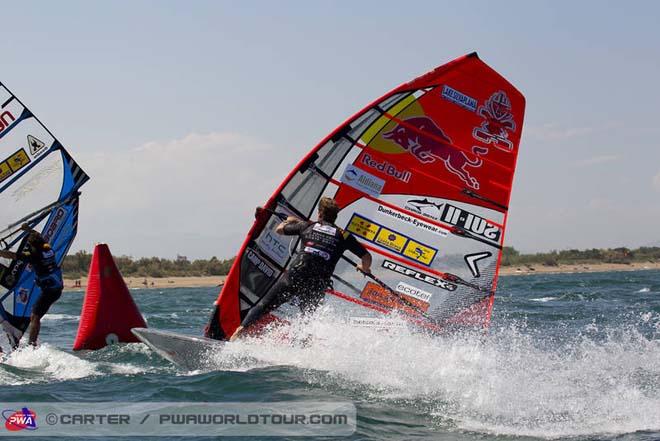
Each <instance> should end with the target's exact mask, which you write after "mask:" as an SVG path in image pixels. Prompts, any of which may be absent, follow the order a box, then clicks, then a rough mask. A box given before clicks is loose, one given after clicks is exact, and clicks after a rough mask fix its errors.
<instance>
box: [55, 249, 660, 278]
mask: <svg viewBox="0 0 660 441" xmlns="http://www.w3.org/2000/svg"><path fill="white" fill-rule="evenodd" d="M91 260H92V255H91V254H89V253H88V252H86V251H78V252H77V253H75V254H70V255H68V256H66V257H65V258H64V263H63V264H62V271H63V272H64V276H65V277H66V278H70V279H75V278H78V277H82V276H85V275H87V273H88V271H89V264H90V262H91ZM656 261H660V247H640V248H637V249H633V250H631V249H628V248H607V249H596V248H592V249H589V250H562V251H550V252H547V253H535V254H521V253H520V252H518V250H516V249H515V248H513V247H504V250H503V255H502V265H503V266H517V265H522V266H524V265H545V266H557V265H560V264H565V265H577V264H596V263H623V264H631V263H633V262H656ZM115 262H116V264H117V267H118V268H119V271H121V273H122V275H124V276H128V277H130V276H132V277H186V276H224V275H227V273H229V269H230V268H231V265H232V264H233V263H234V258H233V257H232V258H231V259H224V260H220V259H218V258H217V257H215V256H213V257H211V258H210V259H197V260H193V261H192V262H190V261H188V260H184V259H162V258H160V257H143V258H140V259H133V258H132V257H129V256H120V257H115Z"/></svg>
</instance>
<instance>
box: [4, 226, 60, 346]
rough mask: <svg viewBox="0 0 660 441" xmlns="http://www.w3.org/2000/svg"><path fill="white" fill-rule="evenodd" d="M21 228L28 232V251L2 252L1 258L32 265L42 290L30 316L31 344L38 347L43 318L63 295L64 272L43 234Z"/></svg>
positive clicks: (24, 227) (27, 227) (15, 344)
mask: <svg viewBox="0 0 660 441" xmlns="http://www.w3.org/2000/svg"><path fill="white" fill-rule="evenodd" d="M21 228H22V229H23V230H25V231H28V238H27V245H28V247H27V249H26V250H23V251H21V252H19V253H13V252H11V251H0V257H5V258H7V259H19V260H22V261H24V262H26V263H29V264H30V265H32V269H33V270H34V273H35V277H36V283H37V285H38V286H39V288H41V295H40V296H39V298H38V299H37V301H36V302H35V304H34V305H33V306H32V314H31V316H30V338H29V343H30V344H31V345H33V346H36V345H37V337H38V336H39V330H40V329H41V318H42V317H43V316H44V315H46V313H47V312H48V309H49V308H50V307H51V306H52V305H53V303H55V302H56V301H57V300H58V299H59V298H60V296H61V295H62V289H63V288H64V283H63V281H62V271H61V270H60V268H59V266H58V265H57V260H56V258H55V252H54V251H53V250H52V249H51V247H50V244H49V243H48V242H46V240H45V239H44V238H43V236H41V234H39V233H38V232H36V231H34V230H32V229H31V228H30V227H29V226H28V225H23V226H22V227H21ZM12 344H13V345H14V346H18V340H17V341H14V342H12Z"/></svg>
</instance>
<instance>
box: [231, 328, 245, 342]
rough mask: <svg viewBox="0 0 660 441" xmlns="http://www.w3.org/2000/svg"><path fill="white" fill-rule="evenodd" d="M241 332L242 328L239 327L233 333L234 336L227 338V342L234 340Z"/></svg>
mask: <svg viewBox="0 0 660 441" xmlns="http://www.w3.org/2000/svg"><path fill="white" fill-rule="evenodd" d="M242 331H243V327H242V326H239V327H238V328H236V331H234V334H233V335H232V336H231V337H229V341H234V340H236V339H237V338H238V336H239V335H240V333H241V332H242Z"/></svg>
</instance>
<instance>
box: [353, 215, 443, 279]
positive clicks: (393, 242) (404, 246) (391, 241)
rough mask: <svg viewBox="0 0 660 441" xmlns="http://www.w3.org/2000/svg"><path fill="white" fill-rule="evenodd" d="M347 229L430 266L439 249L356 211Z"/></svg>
mask: <svg viewBox="0 0 660 441" xmlns="http://www.w3.org/2000/svg"><path fill="white" fill-rule="evenodd" d="M346 230H347V231H349V232H351V233H353V234H356V235H357V236H360V237H362V238H364V239H366V240H368V241H369V242H371V243H374V244H376V245H379V246H381V247H383V248H385V249H387V250H390V251H393V252H395V253H396V254H399V255H401V256H404V257H407V258H409V259H411V260H414V261H416V262H419V263H422V264H424V265H426V266H430V265H431V262H433V259H434V258H435V256H436V254H437V253H438V250H437V249H435V248H432V247H430V246H428V245H425V244H423V243H421V242H418V241H416V240H413V239H411V238H409V237H408V236H406V235H404V234H401V233H399V232H398V231H395V230H393V229H391V228H387V227H385V226H383V225H380V224H379V223H377V222H374V221H372V220H370V219H367V218H366V217H364V216H362V215H360V214H357V213H354V214H353V216H352V217H351V220H350V221H349V222H348V225H347V226H346Z"/></svg>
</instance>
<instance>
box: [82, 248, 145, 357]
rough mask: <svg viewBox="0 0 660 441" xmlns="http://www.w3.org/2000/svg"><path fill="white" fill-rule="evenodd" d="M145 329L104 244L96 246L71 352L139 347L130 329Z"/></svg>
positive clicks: (140, 315)
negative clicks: (121, 345)
mask: <svg viewBox="0 0 660 441" xmlns="http://www.w3.org/2000/svg"><path fill="white" fill-rule="evenodd" d="M146 327H147V324H146V323H145V321H144V318H143V317H142V314H140V311H139V309H138V307H137V305H136V304H135V302H134V301H133V297H131V293H130V292H129V291H128V287H127V286H126V283H125V282H124V279H123V278H122V276H121V273H120V272H119V269H117V265H116V264H115V261H114V259H113V258H112V254H111V253H110V248H108V245H106V244H103V243H102V244H98V245H96V247H94V254H93V255H92V262H91V263H90V265H89V276H88V280H87V290H86V291H85V299H84V301H83V307H82V311H81V313H80V325H79V326H78V335H77V336H76V340H75V342H74V344H73V350H74V351H78V350H81V349H101V348H103V347H105V346H107V345H108V344H113V343H138V342H139V340H138V339H137V338H136V337H135V336H134V335H133V334H132V333H131V328H146Z"/></svg>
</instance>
